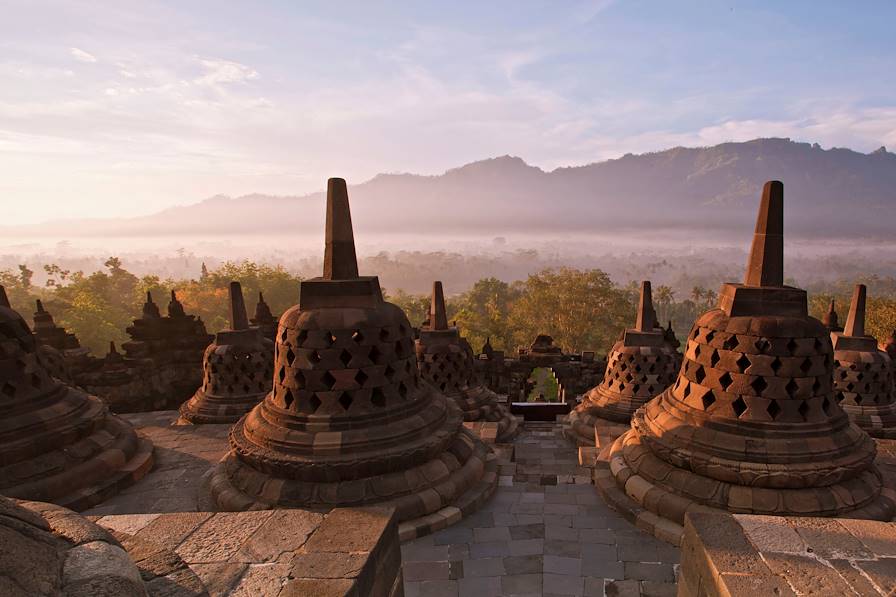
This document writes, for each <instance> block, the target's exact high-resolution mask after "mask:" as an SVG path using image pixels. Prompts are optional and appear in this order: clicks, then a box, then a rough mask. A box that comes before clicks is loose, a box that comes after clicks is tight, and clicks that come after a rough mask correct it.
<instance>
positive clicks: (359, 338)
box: [352, 330, 364, 344]
mask: <svg viewBox="0 0 896 597" xmlns="http://www.w3.org/2000/svg"><path fill="white" fill-rule="evenodd" d="M352 340H354V341H355V342H357V343H358V344H360V343H361V342H363V341H364V334H362V333H361V330H355V331H354V332H352Z"/></svg>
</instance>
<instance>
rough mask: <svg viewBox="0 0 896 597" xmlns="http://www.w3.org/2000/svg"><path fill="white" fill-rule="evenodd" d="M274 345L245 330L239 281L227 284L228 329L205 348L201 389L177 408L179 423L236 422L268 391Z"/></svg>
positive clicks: (252, 329)
mask: <svg viewBox="0 0 896 597" xmlns="http://www.w3.org/2000/svg"><path fill="white" fill-rule="evenodd" d="M273 362H274V343H273V342H271V341H270V340H268V339H267V338H264V337H262V335H261V331H260V330H259V329H258V328H257V327H249V320H248V318H247V316H246V304H245V302H244V301H243V291H242V288H241V287H240V283H239V282H231V283H230V329H229V330H224V331H221V332H218V333H217V334H215V341H214V342H212V343H211V344H210V345H209V347H208V348H206V349H205V357H204V359H203V364H202V370H203V380H202V386H201V387H200V388H199V389H198V390H196V394H194V395H193V397H192V398H190V399H189V400H188V401H186V402H184V403H183V404H182V405H181V407H180V416H181V419H182V422H188V423H195V424H198V423H236V422H237V421H238V420H239V419H240V417H242V416H243V415H244V414H246V413H247V412H249V411H250V410H252V407H254V406H255V405H256V404H258V403H259V402H261V400H262V399H263V398H264V397H265V395H266V394H267V393H268V392H269V391H270V390H271V384H272V380H273V376H274V371H273Z"/></svg>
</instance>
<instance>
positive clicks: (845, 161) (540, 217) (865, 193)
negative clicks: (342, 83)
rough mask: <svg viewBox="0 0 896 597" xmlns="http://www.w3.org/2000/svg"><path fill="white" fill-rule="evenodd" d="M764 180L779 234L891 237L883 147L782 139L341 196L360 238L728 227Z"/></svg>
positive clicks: (410, 182)
mask: <svg viewBox="0 0 896 597" xmlns="http://www.w3.org/2000/svg"><path fill="white" fill-rule="evenodd" d="M769 179H779V180H782V181H784V189H785V201H786V216H785V218H786V227H787V230H788V231H789V232H792V233H796V234H799V235H801V236H807V237H814V238H816V239H817V238H818V237H819V236H837V237H841V238H861V237H867V236H875V237H879V238H893V237H896V154H893V153H890V152H888V151H886V150H885V149H884V148H881V149H879V150H877V151H874V152H872V153H870V154H863V153H859V152H856V151H852V150H850V149H836V148H835V149H828V150H825V149H822V148H821V147H819V146H818V145H817V144H809V143H796V142H793V141H790V140H789V139H756V140H753V141H748V142H744V143H724V144H721V145H716V146H714V147H705V148H683V147H676V148H673V149H668V150H665V151H660V152H656V153H647V154H641V155H631V154H629V155H625V156H623V157H621V158H619V159H615V160H608V161H604V162H598V163H593V164H589V165H586V166H577V167H569V168H558V169H556V170H553V171H550V172H545V171H543V170H541V169H539V168H536V167H533V166H530V165H528V164H526V163H525V162H524V161H523V160H522V159H520V158H516V157H510V156H504V157H498V158H494V159H487V160H482V161H478V162H474V163H471V164H467V165H465V166H461V167H459V168H455V169H452V170H448V171H447V172H445V173H444V174H440V175H436V176H420V175H414V174H380V175H378V176H376V177H374V178H373V179H371V180H369V181H367V182H362V183H360V184H357V185H353V186H352V187H351V190H350V194H351V198H352V211H353V216H354V220H355V224H356V228H357V229H358V230H359V231H360V230H363V231H365V232H378V233H400V232H408V231H414V232H418V233H424V234H434V235H437V234H440V233H449V234H453V233H471V232H472V233H475V232H477V231H481V232H482V233H483V234H486V235H491V234H500V233H504V232H524V231H538V232H540V233H545V234H548V233H551V232H556V233H558V234H562V233H564V232H572V231H592V232H594V233H600V232H604V231H613V230H627V229H631V230H638V229H642V230H644V229H648V228H658V227H659V228H680V229H687V230H695V231H699V230H706V229H707V228H708V227H713V228H715V229H717V230H718V229H722V230H724V229H729V228H730V229H737V230H740V231H742V230H743V227H744V226H745V225H746V226H752V222H753V220H754V218H755V213H756V206H757V202H758V198H759V192H760V189H761V186H762V183H763V182H764V181H766V180H769ZM324 182H325V181H321V186H323V185H324ZM352 182H354V181H351V180H350V181H349V183H350V184H351V183H352ZM125 192H126V191H125ZM70 199H71V200H77V198H76V197H72V198H70ZM126 199H127V198H126V197H122V200H126ZM322 221H323V201H322V194H321V193H316V194H312V195H307V196H303V197H272V196H266V195H247V196H243V197H237V198H229V197H226V196H217V197H213V198H211V199H207V200H205V201H202V202H200V203H196V204H193V205H188V206H184V207H176V208H171V209H167V210H164V211H161V212H159V213H157V214H154V215H150V216H145V217H140V218H132V219H115V220H112V219H110V220H81V221H78V222H76V223H73V222H71V221H69V222H49V223H46V224H41V225H37V226H28V227H18V228H13V227H7V228H5V229H0V232H2V233H4V234H8V235H11V236H55V237H73V236H102V235H116V236H122V235H141V236H156V235H160V236H161V235H178V236H182V235H190V234H195V235H208V234H215V233H222V234H228V235H233V234H261V233H268V232H270V233H278V234H279V233H289V232H291V233H293V234H303V233H308V232H319V231H320V226H321V222H322ZM745 222H749V223H747V224H745Z"/></svg>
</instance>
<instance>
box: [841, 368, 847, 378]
mask: <svg viewBox="0 0 896 597" xmlns="http://www.w3.org/2000/svg"><path fill="white" fill-rule="evenodd" d="M847 375H849V374H848V373H847V372H846V371H845V370H843V369H841V370H840V379H846V376H847Z"/></svg>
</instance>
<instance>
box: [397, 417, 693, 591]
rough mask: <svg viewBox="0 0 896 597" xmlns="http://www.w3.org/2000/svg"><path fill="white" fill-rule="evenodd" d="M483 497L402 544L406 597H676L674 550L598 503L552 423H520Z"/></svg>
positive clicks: (587, 471)
mask: <svg viewBox="0 0 896 597" xmlns="http://www.w3.org/2000/svg"><path fill="white" fill-rule="evenodd" d="M513 455H514V458H513V460H512V461H510V460H507V459H502V460H500V461H499V484H498V488H497V490H496V491H495V493H494V495H493V496H492V498H491V500H490V501H489V502H488V503H487V504H485V505H484V506H483V507H482V508H481V509H480V510H479V511H477V512H476V513H474V514H473V515H471V516H469V517H467V518H465V519H464V520H462V521H460V522H459V523H457V524H455V525H454V526H452V527H450V528H448V529H444V530H442V531H439V532H437V533H434V534H432V535H430V536H427V537H422V538H420V539H417V540H414V541H411V542H408V543H405V544H404V545H402V548H401V552H402V558H403V570H404V581H405V584H404V588H405V595H406V597H417V596H422V597H435V596H441V595H449V596H451V597H463V596H467V595H469V596H480V595H481V596H488V595H555V596H561V595H575V596H586V595H587V596H596V595H600V596H603V595H619V596H623V595H626V596H627V595H632V596H636V597H637V596H639V595H655V596H657V597H671V596H673V595H675V592H676V586H675V575H676V571H677V567H678V562H679V550H678V549H677V548H675V547H673V546H670V545H668V544H666V543H664V542H661V541H659V540H657V539H655V538H654V537H652V536H651V535H648V534H646V533H644V532H643V531H641V530H639V529H637V528H635V527H634V526H632V525H631V524H630V523H629V522H627V521H626V520H625V519H624V518H622V517H621V516H620V515H619V514H617V513H616V512H615V511H613V510H612V509H610V508H609V507H608V506H607V505H606V504H604V502H603V500H601V498H600V496H599V495H598V493H597V491H596V489H595V487H594V486H593V485H592V484H591V471H590V469H588V468H587V467H583V466H580V465H579V462H578V452H577V449H576V447H575V446H573V445H572V444H571V443H570V442H569V441H568V440H567V439H566V438H564V437H563V436H562V432H561V427H560V426H559V425H557V424H555V423H545V424H538V423H533V422H526V423H525V427H524V429H523V431H522V432H521V433H520V435H519V436H518V437H517V439H516V441H515V442H514V450H513Z"/></svg>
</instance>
